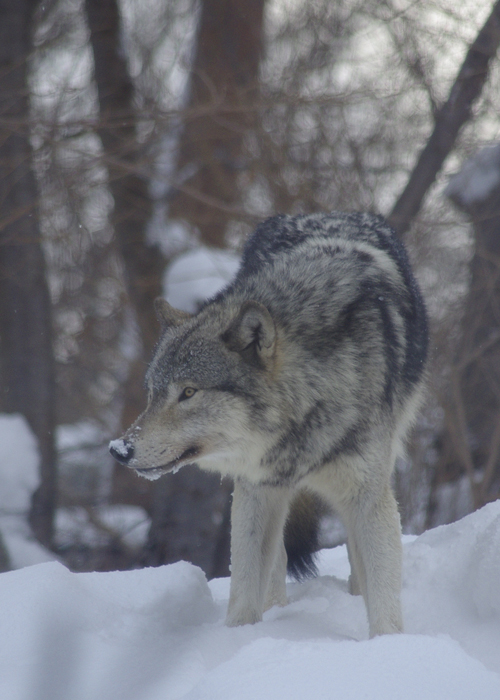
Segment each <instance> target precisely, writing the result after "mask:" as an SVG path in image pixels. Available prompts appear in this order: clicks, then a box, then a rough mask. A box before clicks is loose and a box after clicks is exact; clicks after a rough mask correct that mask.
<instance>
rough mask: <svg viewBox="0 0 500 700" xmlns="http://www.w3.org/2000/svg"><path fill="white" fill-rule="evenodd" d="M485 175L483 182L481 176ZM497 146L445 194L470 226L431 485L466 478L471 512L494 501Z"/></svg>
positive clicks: (498, 379)
mask: <svg viewBox="0 0 500 700" xmlns="http://www.w3.org/2000/svg"><path fill="white" fill-rule="evenodd" d="M488 173H489V176H490V177H489V179H486V180H485V175H487V174H488ZM499 180H500V147H498V146H496V147H494V148H491V147H490V148H488V149H485V150H483V151H482V152H480V153H479V154H477V155H476V156H475V157H474V158H472V159H471V160H470V161H468V162H467V163H466V164H465V166H464V167H463V169H462V171H461V173H459V174H458V175H456V176H455V177H454V178H453V179H452V180H451V182H450V185H449V187H448V194H449V196H450V197H451V199H452V200H453V202H454V203H455V204H456V205H457V206H458V207H459V208H460V209H461V210H462V211H464V212H465V213H466V214H467V216H468V217H469V219H470V221H471V222H472V224H473V227H474V254H473V257H472V260H471V263H470V288H469V293H468V295H467V298H466V301H465V308H464V314H463V319H462V328H461V334H460V343H459V346H458V348H457V352H456V356H455V358H454V361H453V363H452V367H451V382H450V384H451V386H450V393H449V397H448V402H447V403H448V405H447V409H448V410H447V421H446V426H445V434H444V436H443V437H442V440H443V443H445V445H443V460H442V463H441V468H440V471H439V473H438V474H437V478H438V479H441V480H442V479H443V478H445V479H446V478H447V479H450V478H455V479H456V478H457V477H459V476H460V475H462V474H464V473H465V474H466V475H467V477H468V480H469V484H470V490H471V494H472V500H473V506H474V507H475V508H479V507H480V506H482V505H484V504H485V503H487V502H488V501H489V500H494V499H496V498H498V497H499V495H500V330H499V326H500V236H499V235H498V231H499V230H500V187H499V185H498V182H499Z"/></svg>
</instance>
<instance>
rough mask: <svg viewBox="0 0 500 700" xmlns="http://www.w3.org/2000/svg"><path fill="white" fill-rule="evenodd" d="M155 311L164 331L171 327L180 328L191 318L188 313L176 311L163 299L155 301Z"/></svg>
mask: <svg viewBox="0 0 500 700" xmlns="http://www.w3.org/2000/svg"><path fill="white" fill-rule="evenodd" d="M155 311H156V317H157V318H158V321H159V322H160V324H161V329H162V331H164V330H166V329H167V328H170V327H171V326H180V325H182V324H183V323H184V321H187V320H188V319H189V318H191V314H188V313H187V312H186V311H179V309H174V307H173V306H170V304H169V303H168V301H165V299H163V297H157V298H156V299H155Z"/></svg>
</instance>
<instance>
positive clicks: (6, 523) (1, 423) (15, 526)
mask: <svg viewBox="0 0 500 700" xmlns="http://www.w3.org/2000/svg"><path fill="white" fill-rule="evenodd" d="M0 445H2V449H1V450H0V477H1V488H0V533H1V535H2V537H3V540H4V543H5V546H6V549H7V551H8V553H9V557H10V564H11V566H12V567H14V568H20V567H22V566H26V565H28V564H35V563H41V562H45V561H50V560H52V559H54V555H53V554H51V553H50V552H49V551H48V550H46V549H45V548H44V547H42V546H41V545H40V544H39V543H38V542H36V541H35V539H34V537H33V535H32V534H31V531H30V528H29V525H28V523H27V518H26V516H27V513H28V511H29V507H30V502H31V495H32V493H33V491H35V489H36V488H37V487H38V485H39V477H38V462H39V457H38V447H37V443H36V439H35V437H34V435H33V433H32V432H31V430H30V428H29V426H28V424H27V422H26V420H25V419H24V418H23V417H22V416H20V415H18V414H11V415H0Z"/></svg>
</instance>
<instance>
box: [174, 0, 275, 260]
mask: <svg viewBox="0 0 500 700" xmlns="http://www.w3.org/2000/svg"><path fill="white" fill-rule="evenodd" d="M264 4H265V0H247V1H246V2H241V0H203V2H202V10H201V18H200V26H199V32H198V42H197V47H196V55H195V59H194V63H193V68H192V74H191V82H190V100H189V105H188V107H187V110H186V117H185V120H184V124H183V131H182V135H181V143H180V148H179V156H178V162H177V181H178V183H179V184H178V187H177V189H176V190H174V191H173V192H172V193H171V195H170V197H171V201H170V209H169V216H170V218H172V219H182V220H184V221H186V222H187V223H188V225H189V226H190V227H191V228H193V229H195V230H198V231H199V233H200V237H201V240H202V241H203V243H205V244H207V245H212V246H218V247H221V248H223V247H224V246H225V234H226V229H227V224H228V223H229V221H230V220H231V219H232V218H233V219H234V218H235V215H234V209H235V206H236V204H237V202H238V198H239V191H238V181H237V175H238V171H240V170H241V169H242V168H244V167H245V154H244V139H245V135H246V134H247V132H248V131H249V130H251V129H252V127H253V126H254V124H255V122H256V117H257V114H256V109H255V102H256V98H257V96H258V93H259V88H258V70H259V61H260V54H261V42H262V21H263V12H264Z"/></svg>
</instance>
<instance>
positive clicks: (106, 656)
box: [0, 502, 500, 700]
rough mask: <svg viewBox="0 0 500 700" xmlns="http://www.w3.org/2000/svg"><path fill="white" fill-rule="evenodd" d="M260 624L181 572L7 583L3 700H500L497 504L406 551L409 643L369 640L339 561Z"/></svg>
mask: <svg viewBox="0 0 500 700" xmlns="http://www.w3.org/2000/svg"><path fill="white" fill-rule="evenodd" d="M319 568H320V576H319V578H317V579H314V580H312V581H308V582H305V583H301V584H297V583H290V584H289V586H288V593H289V599H290V603H289V605H288V606H286V607H284V608H273V609H272V610H269V611H268V612H267V613H266V614H265V616H264V620H263V622H261V623H259V624H256V625H253V626H245V627H240V628H236V629H228V628H226V627H225V626H224V616H225V609H226V606H227V599H228V592H229V580H228V579H216V580H213V581H210V582H209V583H207V581H206V580H205V577H204V575H203V573H202V572H201V571H200V570H199V569H197V568H196V567H194V566H192V565H190V564H187V563H185V562H180V563H178V564H173V565H170V566H163V567H160V568H157V569H143V570H136V571H128V572H112V573H90V574H73V573H71V572H69V571H68V570H67V569H65V568H64V567H63V566H62V565H61V564H59V563H56V562H49V563H45V564H38V565H36V566H31V567H28V568H25V569H21V570H18V571H13V572H9V573H5V574H2V575H0V601H1V606H0V625H1V629H2V642H1V643H0V644H1V651H0V697H2V698H6V699H7V698H8V700H63V699H64V700H95V699H96V698H106V700H174V699H176V700H177V699H179V700H180V699H181V698H182V699H185V700H209V699H210V700H212V699H213V700H216V699H217V700H220V698H230V699H231V700H246V699H247V698H248V700H250V698H251V699H252V700H256V699H260V698H263V699H264V698H273V700H281V698H283V699H285V698H286V700H295V699H297V700H298V698H301V699H302V698H305V697H309V698H314V699H315V700H321V699H322V698H325V699H327V698H328V700H335V699H336V698H342V700H351V699H352V700H360V698H365V697H366V698H370V700H379V699H380V700H382V699H383V700H393V699H394V700H396V698H397V699H398V700H400V699H401V698H404V699H405V700H413V699H415V700H417V699H418V700H422V698H425V700H434V699H435V700H438V699H439V700H447V699H449V700H469V699H470V700H472V699H473V698H474V699H475V698H481V700H498V698H500V585H499V583H500V502H496V503H492V504H490V505H488V506H486V507H485V508H483V509H482V510H480V511H478V512H476V513H474V514H472V515H469V516H467V517H466V518H464V519H463V520H461V521H459V522H457V523H454V524H452V525H446V526H443V527H440V528H437V529H435V530H432V531H429V532H427V533H425V534H423V535H422V536H420V537H418V538H405V543H404V582H403V610H404V616H405V624H406V632H407V633H406V634H404V635H396V636H390V637H379V638H376V639H373V640H368V639H367V633H368V629H367V621H366V613H365V609H364V605H363V602H362V600H361V599H360V598H359V597H353V596H351V595H349V593H348V592H347V576H348V570H349V567H348V561H347V555H346V551H345V547H338V548H335V549H333V550H324V551H323V552H322V553H321V557H320V566H319Z"/></svg>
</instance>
